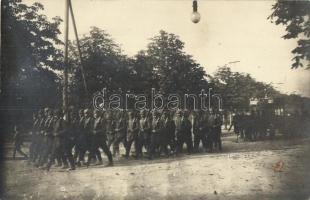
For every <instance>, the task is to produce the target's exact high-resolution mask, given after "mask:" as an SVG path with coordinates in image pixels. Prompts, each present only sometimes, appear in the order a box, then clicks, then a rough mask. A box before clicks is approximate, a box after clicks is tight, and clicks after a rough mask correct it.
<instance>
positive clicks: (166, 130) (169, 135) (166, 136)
mask: <svg viewBox="0 0 310 200" xmlns="http://www.w3.org/2000/svg"><path fill="white" fill-rule="evenodd" d="M163 126H164V127H163V131H162V138H163V140H162V143H163V144H162V146H163V151H164V152H165V154H166V155H168V154H169V152H168V148H167V147H168V145H169V147H170V153H171V152H175V150H176V141H175V123H174V121H173V120H172V119H171V117H170V113H166V114H165V119H164V122H163Z"/></svg>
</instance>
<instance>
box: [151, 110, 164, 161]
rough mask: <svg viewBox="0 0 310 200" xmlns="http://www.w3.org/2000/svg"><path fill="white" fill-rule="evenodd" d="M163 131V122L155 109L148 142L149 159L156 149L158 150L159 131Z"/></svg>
mask: <svg viewBox="0 0 310 200" xmlns="http://www.w3.org/2000/svg"><path fill="white" fill-rule="evenodd" d="M162 131H163V122H162V120H161V115H160V113H159V112H157V111H156V110H154V111H153V119H152V133H151V144H150V155H149V159H153V157H154V156H155V152H156V150H157V151H158V150H159V147H160V144H161V132H162Z"/></svg>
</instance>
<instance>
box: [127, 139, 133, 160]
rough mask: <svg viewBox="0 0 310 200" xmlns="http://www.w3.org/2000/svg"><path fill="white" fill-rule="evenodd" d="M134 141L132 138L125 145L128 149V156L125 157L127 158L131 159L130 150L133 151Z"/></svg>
mask: <svg viewBox="0 0 310 200" xmlns="http://www.w3.org/2000/svg"><path fill="white" fill-rule="evenodd" d="M133 141H134V140H133V139H132V138H131V139H129V140H127V141H126V145H125V147H126V155H125V157H126V158H128V157H129V154H130V149H131V145H132V143H133Z"/></svg>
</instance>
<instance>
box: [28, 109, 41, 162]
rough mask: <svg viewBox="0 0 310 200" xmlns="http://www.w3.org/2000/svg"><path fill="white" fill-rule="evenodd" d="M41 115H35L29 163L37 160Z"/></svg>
mask: <svg viewBox="0 0 310 200" xmlns="http://www.w3.org/2000/svg"><path fill="white" fill-rule="evenodd" d="M38 115H39V113H34V114H33V125H32V132H31V144H30V147H29V162H34V161H35V159H36V146H37V145H38V127H39V126H38V125H39V116H38Z"/></svg>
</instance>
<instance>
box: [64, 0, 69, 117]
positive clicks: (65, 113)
mask: <svg viewBox="0 0 310 200" xmlns="http://www.w3.org/2000/svg"><path fill="white" fill-rule="evenodd" d="M65 1H66V2H65V48H64V82H63V111H64V117H65V119H66V120H68V35H69V0H65Z"/></svg>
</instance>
